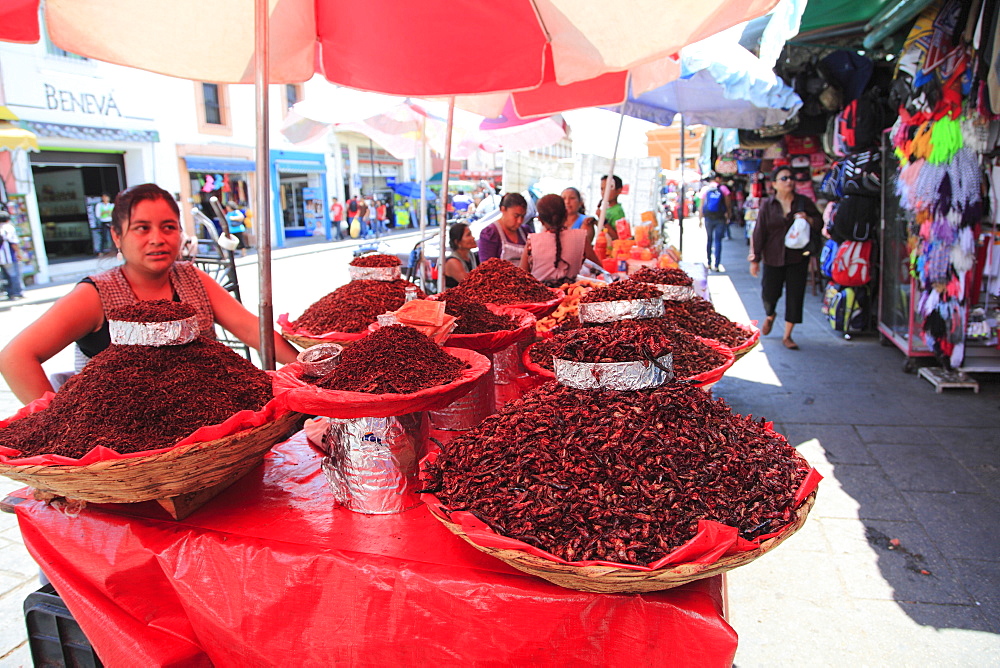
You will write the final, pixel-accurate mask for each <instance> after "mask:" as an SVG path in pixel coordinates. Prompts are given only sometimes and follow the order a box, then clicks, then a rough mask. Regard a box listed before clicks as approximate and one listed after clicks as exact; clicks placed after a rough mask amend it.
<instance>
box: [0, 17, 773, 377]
mask: <svg viewBox="0 0 1000 668" xmlns="http://www.w3.org/2000/svg"><path fill="white" fill-rule="evenodd" d="M777 3H778V0H672V1H671V2H663V1H662V0H618V2H613V3H609V2H607V0H509V1H508V2H505V3H501V4H500V5H495V4H491V3H485V2H482V1H481V0H419V1H418V2H413V1H412V0H407V1H403V0H366V1H365V2H357V0H215V1H214V2H212V3H211V7H210V8H209V7H208V6H206V5H205V3H204V2H203V1H202V0H47V1H46V3H45V18H46V24H47V27H48V33H49V36H50V37H51V39H52V41H53V42H54V43H55V44H56V45H57V46H59V47H60V48H62V49H64V50H66V51H69V52H71V53H76V54H79V55H82V56H86V57H88V58H94V59H97V60H102V61H106V62H110V63H116V64H119V65H126V66H131V67H136V68H139V69H143V70H148V71H151V72H157V73H160V74H166V75H169V76H175V77H182V78H185V79H192V80H195V81H209V82H219V83H251V82H252V83H254V85H255V86H256V88H257V105H256V108H257V115H258V138H257V160H258V162H259V163H260V164H261V166H260V168H259V169H258V172H257V173H258V175H259V176H258V178H259V179H260V180H261V183H260V184H259V187H258V197H257V210H258V212H259V215H261V216H262V220H261V223H262V225H261V227H262V230H261V232H262V234H261V238H260V239H259V243H260V246H261V256H260V259H261V262H260V264H261V324H262V336H261V343H262V351H261V352H262V358H263V360H264V364H265V366H266V367H268V368H273V359H274V357H273V349H272V346H271V343H270V336H265V335H264V334H266V333H267V330H266V329H265V327H270V323H271V320H272V313H271V305H270V266H269V265H270V243H269V241H270V240H269V233H270V222H269V219H270V205H269V202H268V200H267V198H268V189H269V184H268V171H267V169H265V168H264V166H263V165H264V164H266V162H267V159H268V152H269V141H268V137H267V132H266V130H267V128H266V122H264V119H266V118H267V113H266V112H267V102H268V90H267V84H269V83H272V82H273V83H298V82H303V81H306V80H308V79H310V78H311V77H312V76H313V75H314V74H315V73H317V72H318V73H321V74H322V75H323V76H325V77H326V78H327V79H328V80H330V81H332V82H333V83H337V84H341V85H344V86H350V87H352V88H358V89H361V90H369V91H375V92H381V93H388V94H394V95H404V96H419V97H431V96H448V97H450V96H457V95H473V96H474V95H482V94H496V93H512V95H513V99H514V105H515V107H516V109H517V113H518V114H519V115H520V116H522V117H528V116H541V115H549V114H552V113H556V112H559V111H564V110H567V109H575V108H581V107H588V106H614V105H618V104H621V103H622V102H624V101H625V99H626V97H627V95H628V87H629V79H630V76H631V78H632V84H633V86H632V87H633V89H634V90H636V92H639V93H641V92H644V91H645V90H647V89H648V88H651V87H653V86H655V85H660V84H663V83H666V82H667V81H669V80H670V79H671V78H674V77H676V76H677V74H678V70H679V68H678V67H677V66H676V63H675V62H673V61H671V57H672V56H675V54H677V52H679V51H680V49H681V48H682V47H684V46H686V45H687V44H690V43H693V42H696V41H699V40H701V39H703V38H705V37H708V36H709V35H712V34H715V33H717V32H719V31H721V30H724V29H725V28H728V27H730V26H733V25H736V24H737V23H741V22H743V21H748V20H750V19H753V18H756V17H758V16H761V15H763V14H765V13H766V12H768V11H769V10H771V9H772V8H773V7H774V6H775V5H776V4H777ZM38 5H39V0H3V2H0V40H4V41H13V42H36V41H38V39H39V37H40V33H41V31H40V29H39V25H38ZM486 54H488V58H483V57H482V55H486ZM630 73H631V74H630ZM657 78H659V80H658V81H657V80H656V79H657ZM491 97H496V96H491ZM500 101H501V103H502V102H503V101H504V98H503V97H501V98H500ZM466 108H468V107H466ZM500 108H501V107H494V113H484V114H483V115H485V116H493V115H496V112H497V111H498V110H499V109H500ZM450 111H451V110H450ZM451 122H452V114H451V113H449V117H448V123H449V125H450V124H451ZM447 144H448V145H447V146H446V149H445V155H446V156H447V155H449V154H450V153H451V147H450V144H451V140H450V138H449V139H448V141H447ZM447 173H448V170H447V169H445V174H446V175H447ZM444 185H445V186H447V183H445V184H444ZM443 231H444V230H443V229H442V233H443ZM443 247H444V244H443V243H442V248H443Z"/></svg>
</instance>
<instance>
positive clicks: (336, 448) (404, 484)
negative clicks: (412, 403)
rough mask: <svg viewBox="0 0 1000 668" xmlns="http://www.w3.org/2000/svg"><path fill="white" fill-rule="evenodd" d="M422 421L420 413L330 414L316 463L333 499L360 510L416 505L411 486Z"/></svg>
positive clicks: (416, 484)
mask: <svg viewBox="0 0 1000 668" xmlns="http://www.w3.org/2000/svg"><path fill="white" fill-rule="evenodd" d="M425 425H426V420H425V418H424V414H423V413H410V414H409V415H398V416H394V417H381V418H375V417H366V418H355V419H353V420H335V419H331V420H330V428H329V429H328V430H327V432H326V435H325V437H324V439H323V445H322V449H323V450H325V451H326V452H327V453H328V454H327V456H326V457H324V458H323V460H322V462H321V467H322V469H323V473H324V474H325V475H326V479H327V481H329V483H330V489H332V490H333V496H334V499H336V501H337V503H339V504H341V505H342V506H344V507H345V508H347V509H348V510H351V511H354V512H356V513H364V514H366V515H389V514H392V513H401V512H403V511H405V510H409V509H410V508H415V507H416V506H418V505H420V503H421V501H420V497H419V496H418V495H417V493H416V491H417V490H419V489H420V480H419V477H418V470H419V466H418V462H419V461H420V457H422V456H423V454H424V437H425V434H424V432H425V431H426V429H425Z"/></svg>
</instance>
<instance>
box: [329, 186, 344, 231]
mask: <svg viewBox="0 0 1000 668" xmlns="http://www.w3.org/2000/svg"><path fill="white" fill-rule="evenodd" d="M343 220H344V205H343V204H341V203H340V202H339V201H338V200H337V198H336V197H333V198H331V199H330V224H331V225H332V226H333V231H334V234H335V235H336V238H337V241H343V239H344V230H343V227H342V225H341V224H342V223H343Z"/></svg>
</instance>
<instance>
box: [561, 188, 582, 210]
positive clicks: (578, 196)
mask: <svg viewBox="0 0 1000 668" xmlns="http://www.w3.org/2000/svg"><path fill="white" fill-rule="evenodd" d="M567 190H572V191H573V194H575V195H576V198H577V199H578V200H580V208H579V209H577V210H576V213H583V214H585V213H587V207H585V206H584V205H583V195H581V194H580V191H579V190H577V189H576V188H574V187H573V186H570V187H568V188H563V192H566V191H567ZM563 203H564V204H565V202H563ZM569 214H570V212H569V211H567V212H566V215H567V216H568V215H569Z"/></svg>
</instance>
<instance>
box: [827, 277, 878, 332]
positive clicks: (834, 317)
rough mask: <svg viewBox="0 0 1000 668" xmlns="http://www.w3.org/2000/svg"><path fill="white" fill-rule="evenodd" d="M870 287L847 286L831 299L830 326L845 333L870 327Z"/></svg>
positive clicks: (829, 307) (829, 309)
mask: <svg viewBox="0 0 1000 668" xmlns="http://www.w3.org/2000/svg"><path fill="white" fill-rule="evenodd" d="M870 301H871V300H870V299H869V296H868V288H865V287H845V288H841V289H840V291H838V292H837V294H836V295H835V296H834V297H833V299H831V300H830V304H829V306H828V308H827V315H826V317H827V320H828V322H829V323H830V327H831V328H832V329H833V330H835V331H837V332H843V333H844V334H856V333H858V332H863V331H865V330H866V329H868V321H869V319H870V315H871V309H870V307H869V305H870Z"/></svg>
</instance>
